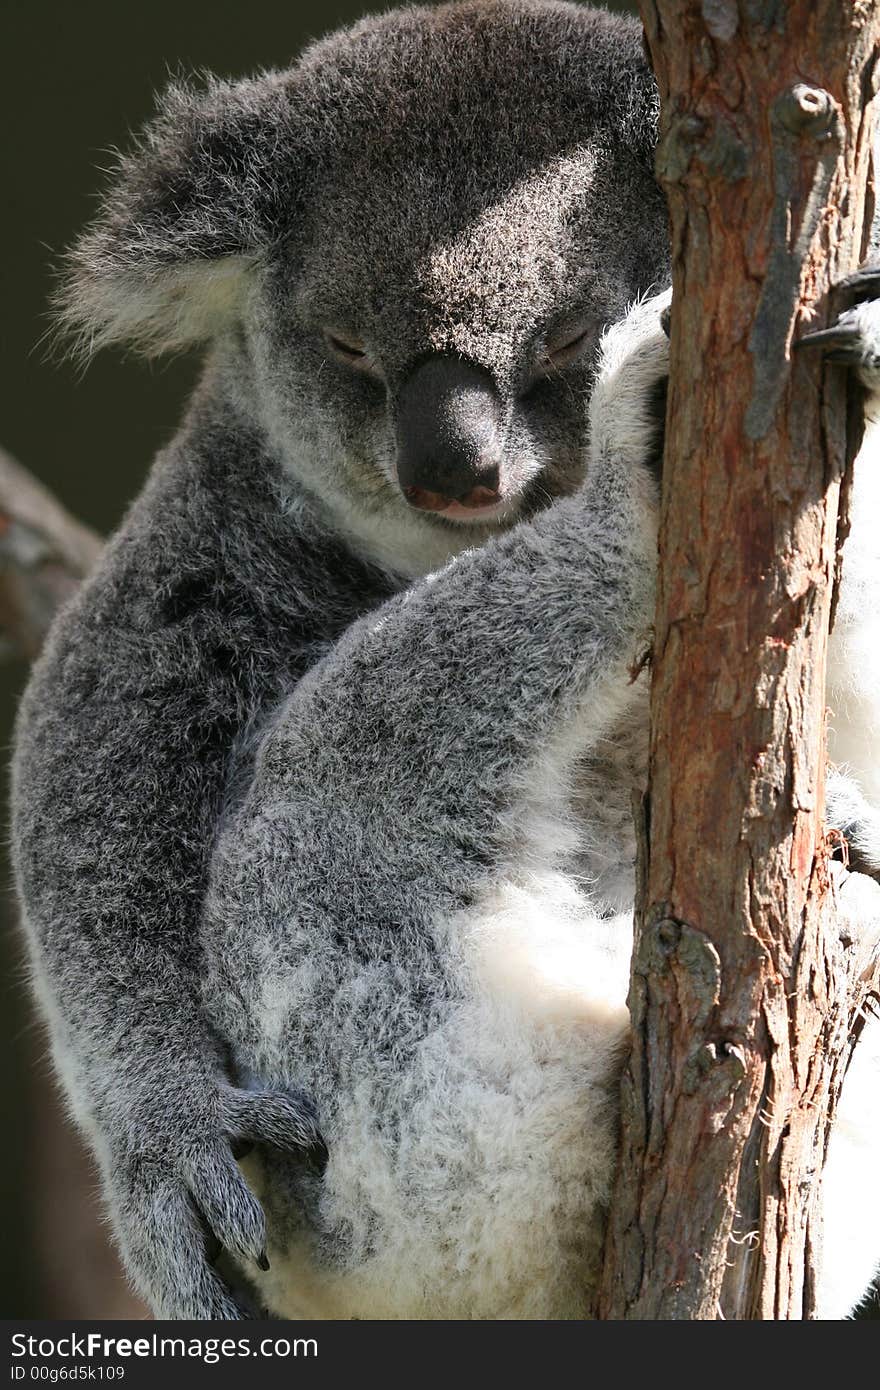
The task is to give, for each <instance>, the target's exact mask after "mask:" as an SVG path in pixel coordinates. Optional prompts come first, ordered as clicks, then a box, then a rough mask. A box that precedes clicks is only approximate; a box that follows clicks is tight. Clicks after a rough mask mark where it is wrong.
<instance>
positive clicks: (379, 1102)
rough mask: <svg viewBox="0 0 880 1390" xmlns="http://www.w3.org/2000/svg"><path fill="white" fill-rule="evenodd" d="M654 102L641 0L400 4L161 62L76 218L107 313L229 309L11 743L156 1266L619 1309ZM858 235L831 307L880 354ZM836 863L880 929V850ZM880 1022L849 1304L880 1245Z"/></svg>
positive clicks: (851, 1153)
mask: <svg viewBox="0 0 880 1390" xmlns="http://www.w3.org/2000/svg"><path fill="white" fill-rule="evenodd" d="M656 121H657V95H656V90H655V87H654V82H653V78H652V76H651V73H650V71H649V69H648V68H647V66H646V62H645V59H644V57H643V54H642V47H641V37H640V30H639V27H638V26H637V25H636V24H635V23H633V22H631V21H629V20H626V19H622V18H618V17H614V16H611V15H609V14H608V13H607V12H605V11H599V10H593V9H590V8H588V7H587V6H582V5H570V4H566V3H558V2H557V0H475V2H473V3H471V2H470V0H468V2H466V3H461V4H451V5H442V6H439V7H426V8H413V7H409V8H406V9H402V10H399V11H393V12H391V13H388V14H385V15H382V16H378V17H374V18H368V19H365V20H364V21H362V22H361V23H359V24H357V25H355V26H354V27H352V28H350V29H347V30H345V31H343V32H341V33H339V34H335V35H332V36H331V37H329V38H327V39H324V40H322V41H321V42H319V43H316V44H315V45H313V46H312V47H311V48H309V49H307V50H306V52H305V53H304V54H303V55H302V57H301V58H300V59H299V61H298V62H297V63H296V64H295V65H294V66H293V67H292V68H290V69H289V70H287V71H284V72H269V73H263V74H261V75H260V76H258V77H256V78H254V79H253V80H249V81H241V82H234V83H228V82H222V81H219V80H214V79H210V80H209V81H208V82H207V85H205V86H204V87H202V88H199V89H196V88H191V87H188V86H182V85H177V86H174V87H172V88H171V90H170V91H169V92H167V93H166V94H165V96H164V97H163V98H162V100H161V104H160V107H159V111H158V114H157V115H156V117H155V119H154V120H153V122H152V123H151V124H150V125H149V126H148V127H147V129H146V130H145V131H144V133H143V135H142V136H141V137H140V139H139V141H138V142H137V143H136V145H135V146H134V148H133V150H132V152H131V153H130V154H129V155H127V156H125V157H124V158H123V159H122V160H121V161H120V164H119V167H118V169H117V171H116V174H115V176H114V178H113V181H112V183H111V186H110V188H109V190H108V192H107V193H106V195H105V199H104V202H103V205H102V209H101V212H100V214H99V216H98V219H97V221H96V222H95V224H94V225H93V227H92V228H91V229H90V230H88V231H87V232H86V233H85V235H84V236H83V237H82V239H81V241H80V242H79V244H78V245H77V246H76V247H75V248H74V250H73V251H72V252H71V255H70V258H69V263H68V268H67V275H66V279H65V284H64V288H63V291H62V293H61V296H60V301H59V310H60V314H61V318H62V322H63V324H64V325H65V326H66V327H67V328H68V329H69V330H71V331H73V332H74V334H75V335H77V336H76V341H77V343H78V345H79V346H80V348H81V349H82V350H83V351H87V350H88V351H90V350H91V349H92V348H93V347H96V346H101V345H104V344H109V343H127V344H132V345H134V346H136V347H137V348H139V349H140V350H142V351H143V352H145V353H147V354H155V353H160V352H163V351H169V350H175V349H178V348H181V347H188V346H191V345H192V344H194V343H198V342H201V343H204V344H205V366H204V371H203V375H202V378H201V381H200V383H199V385H198V387H197V389H196V391H195V393H194V395H193V398H192V401H191V403H190V405H189V408H188V410H187V413H186V415H185V418H184V420H183V422H182V424H181V426H180V428H179V430H178V432H177V434H176V436H175V437H174V439H173V440H172V442H171V443H170V444H169V446H168V448H167V449H165V450H164V451H163V453H162V454H160V456H159V457H158V458H157V460H156V462H155V465H154V468H153V471H152V473H151V475H150V478H149V480H148V482H147V485H146V487H145V488H144V490H143V492H142V494H141V495H140V497H139V498H138V499H137V500H136V501H135V503H134V505H133V507H132V508H131V510H130V512H129V514H128V516H127V517H126V519H125V521H124V523H123V525H122V527H121V528H120V530H119V532H118V534H117V535H116V536H115V538H114V539H113V540H112V541H111V543H110V544H109V546H108V547H107V550H106V552H105V554H104V556H103V558H102V561H101V563H100V565H99V567H98V569H97V572H96V573H95V574H94V575H93V576H92V578H91V579H90V580H89V581H88V582H87V583H86V585H85V586H84V587H83V589H82V590H81V592H80V593H79V594H78V596H77V597H76V599H75V600H74V602H73V603H72V604H71V605H70V606H68V607H67V608H66V609H65V610H64V612H63V613H62V614H61V615H60V617H59V619H58V621H57V622H56V624H55V627H54V629H53V632H52V634H51V637H50V640H49V642H48V644H47V646H46V649H45V652H44V653H43V655H42V657H41V658H40V660H39V662H38V663H37V665H36V666H35V668H34V672H33V675H32V679H31V682H30V685H29V687H28V690H27V693H26V695H25V697H24V700H23V703H22V707H21V712H20V716H19V720H18V728H17V738H16V752H15V766H14V791H13V815H14V832H13V839H14V853H15V862H16V873H17V884H18V891H19V896H20V900H21V904H22V913H23V919H24V921H25V924H26V928H27V934H28V940H29V944H30V948H31V960H32V967H33V979H34V985H35V989H36V992H37V995H38V998H39V1000H40V1002H41V1004H42V1007H43V1010H44V1014H45V1017H46V1020H47V1022H48V1025H49V1030H50V1034H51V1038H52V1046H53V1053H54V1056H55V1060H56V1064H57V1068H58V1072H59V1075H60V1077H61V1079H62V1082H63V1085H64V1087H65V1089H66V1091H67V1094H68V1096H69V1099H70V1103H71V1107H72V1110H73V1113H74V1114H75V1115H76V1117H77V1119H78V1121H79V1123H80V1124H81V1126H82V1128H83V1129H84V1131H85V1133H86V1134H87V1135H88V1137H89V1139H90V1141H91V1143H92V1145H93V1148H94V1150H95V1153H96V1155H97V1158H98V1162H99V1164H100V1167H101V1171H102V1174H103V1179H104V1185H105V1193H106V1199H107V1204H108V1209H109V1212H110V1216H111V1219H112V1223H113V1229H114V1231H115V1234H116V1238H117V1240H118V1243H119V1246H120V1249H121V1251H122V1254H123V1257H124V1259H125V1262H126V1266H127V1269H128V1272H129V1275H130V1277H131V1279H132V1282H133V1283H134V1285H135V1287H136V1288H137V1289H138V1290H139V1291H140V1292H141V1293H142V1294H143V1295H144V1296H145V1297H146V1298H147V1299H148V1300H149V1302H150V1304H151V1306H152V1308H153V1309H154V1311H155V1313H156V1314H157V1316H160V1317H173V1318H234V1317H242V1316H247V1315H248V1300H249V1299H250V1300H256V1304H257V1305H259V1306H264V1307H266V1308H268V1309H269V1310H270V1311H271V1312H272V1313H273V1314H275V1315H278V1316H283V1317H304V1316H307V1317H319V1318H350V1317H356V1318H489V1319H495V1318H582V1317H585V1316H588V1315H589V1311H590V1308H591V1302H592V1297H593V1293H594V1290H595V1283H596V1279H597V1274H598V1270H599V1267H600V1262H601V1250H602V1240H603V1227H604V1220H605V1212H606V1209H607V1203H608V1199H609V1192H610V1185H611V1181H612V1176H613V1169H614V1163H615V1151H616V1142H617V1090H618V1083H619V1076H620V1069H621V1064H622V1058H623V1056H624V1052H625V1047H626V1039H627V1012H626V1003H625V1001H626V993H627V979H628V966H629V956H630V949H631V914H632V898H633V856H634V837H633V828H632V823H631V815H630V798H631V793H632V790H633V788H635V787H639V786H642V785H644V779H645V769H646V744H647V689H646V683H645V681H644V679H639V680H636V681H635V682H633V681H632V680H631V679H630V670H631V668H632V663H633V660H634V658H635V657H636V656H637V654H638V653H639V651H640V649H641V648H643V646H644V642H645V637H646V632H647V631H648V629H649V627H650V623H651V618H652V610H653V594H654V582H655V570H656V527H657V508H658V473H659V465H658V459H659V457H660V453H661V450H662V419H661V418H660V416H659V415H658V401H660V400H661V399H662V394H663V389H664V385H665V379H666V373H667V348H666V338H665V335H664V332H663V328H662V323H661V317H662V313H663V310H664V308H665V307H666V305H667V304H668V299H669V296H668V291H667V290H666V286H667V284H668V280H669V264H668V245H667V228H666V214H665V208H664V204H663V200H662V197H661V195H660V193H659V190H658V188H657V186H656V184H655V182H654V178H653V173H652V168H653V151H654V144H655V140H656ZM871 285H873V280H872V279H871V277H870V275H868V276H867V277H866V278H865V279H864V280H863V281H862V282H860V285H859V286H858V287H856V290H855V292H854V299H855V301H857V305H858V312H850V316H849V318H848V319H847V320H846V321H845V322H843V321H841V323H840V324H838V325H837V330H838V331H837V338H836V339H835V341H834V342H833V343H832V342H822V343H818V344H817V347H818V348H819V349H820V350H825V351H829V352H834V353H838V354H839V353H845V354H848V356H847V360H849V361H851V362H852V364H853V370H854V371H856V372H858V373H860V374H861V377H862V380H863V381H864V382H865V383H866V385H867V387H868V389H869V391H870V392H872V393H875V392H876V386H877V383H876V381H875V380H874V377H877V376H878V375H880V374H878V373H877V371H876V368H875V365H874V364H875V360H880V353H878V354H877V355H876V359H875V355H874V343H875V340H876V341H877V342H878V343H880V331H878V329H880V317H878V315H877V313H876V312H875V309H874V301H873V298H872V291H871ZM853 325H855V330H853ZM876 400H877V396H876V394H872V395H871V396H870V401H871V402H876ZM869 413H870V412H869ZM875 451H876V441H875V439H874V438H873V435H872V432H871V430H870V429H869V431H868V433H867V434H866V441H865V446H864V449H863V455H862V458H861V459H860V460H859V463H858V471H857V478H856V488H855V519H854V522H853V531H852V536H851V539H850V541H849V542H848V547H847V554H846V576H845V583H844V586H843V591H842V594H841V599H840V604H839V609H838V624H837V629H836V632H835V637H834V641H833V644H832V646H833V652H832V669H831V674H830V676H829V685H830V691H829V704H831V705H832V706H833V708H834V709H835V711H836V712H837V714H836V719H835V727H834V730H833V732H832V740H833V744H832V755H833V756H834V758H835V759H836V761H837V762H838V763H839V766H838V768H837V770H836V771H835V773H834V775H833V777H832V779H831V806H830V810H829V815H830V816H831V818H832V819H835V817H836V823H839V824H840V825H841V826H842V828H844V829H845V830H846V832H847V834H848V836H849V838H850V841H851V843H852V845H853V846H854V848H855V850H857V852H858V854H859V855H860V862H861V863H862V864H863V865H864V866H865V867H867V868H869V869H871V870H876V869H877V868H878V866H880V825H878V824H877V816H878V814H880V781H878V771H877V766H876V764H875V761H874V757H873V753H874V747H875V731H876V728H877V719H878V710H880V704H878V700H880V696H878V691H880V679H878V676H880V672H877V671H875V670H874V665H875V663H876V661H877V659H878V658H877V657H876V653H877V652H878V651H880V643H878V641H877V640H876V639H877V633H876V632H875V631H874V629H875V627H876V626H877V622H878V620H877V618H876V617H874V616H873V615H874V614H875V613H877V612H880V605H878V603H877V602H876V588H877V583H878V581H877V576H878V572H880V569H878V566H880V554H878V548H880V539H878V532H877V528H876V526H875V525H872V522H871V520H870V518H871V515H872V512H873V509H874V508H875V506H876V504H877V502H878V501H880V498H878V497H875V496H874V494H875V492H877V490H878V487H880V484H878V482H877V473H876V471H875V464H874V461H873V457H872V454H873V453H874V452H875ZM840 900H841V911H842V914H843V917H844V920H845V925H846V929H847V934H848V936H849V938H850V939H851V940H852V941H853V942H854V943H856V944H857V947H858V949H864V950H866V951H870V950H873V949H875V948H876V945H877V942H878V941H880V887H878V886H877V884H876V883H874V882H873V880H872V879H870V878H868V877H866V876H864V875H861V874H852V875H850V876H849V877H845V878H843V879H842V882H841V887H840ZM878 1032H880V1030H878V1026H877V1025H876V1024H875V1023H870V1024H869V1025H868V1027H867V1028H866V1030H865V1033H864V1035H863V1038H862V1040H861V1041H860V1043H859V1046H858V1049H857V1051H856V1059H855V1062H854V1064H853V1067H852V1068H851V1070H850V1073H849V1075H848V1078H847V1082H846V1087H845V1090H844V1096H843V1103H842V1108H841V1115H840V1119H839V1121H838V1125H837V1130H836V1133H835V1135H834V1137H833V1140H832V1148H831V1156H830V1160H829V1165H828V1170H827V1180H826V1232H825V1262H824V1269H823V1275H822V1288H821V1299H820V1312H821V1314H822V1316H825V1317H840V1316H845V1315H846V1314H847V1312H848V1311H849V1310H850V1309H852V1308H853V1307H854V1306H855V1305H856V1304H857V1303H858V1302H859V1300H860V1299H861V1298H862V1297H863V1296H864V1294H865V1292H866V1290H867V1288H868V1286H869V1284H870V1281H871V1278H872V1276H873V1274H874V1271H875V1268H876V1264H877V1261H878V1258H880V1207H878V1204H877V1203H876V1202H875V1201H874V1200H873V1190H874V1187H875V1185H876V1171H877V1165H878V1161H880V1120H878V1114H880V1107H878V1105H877V1083H878V1080H880V1036H878ZM246 1151H247V1156H244V1155H245V1153H246ZM238 1160H240V1162H239V1161H238ZM218 1246H219V1247H220V1248H221V1249H222V1251H223V1252H224V1253H223V1255H222V1258H221V1259H220V1261H219V1263H218V1261H217V1259H216V1258H215V1251H216V1249H217V1247H218ZM221 1271H222V1272H221Z"/></svg>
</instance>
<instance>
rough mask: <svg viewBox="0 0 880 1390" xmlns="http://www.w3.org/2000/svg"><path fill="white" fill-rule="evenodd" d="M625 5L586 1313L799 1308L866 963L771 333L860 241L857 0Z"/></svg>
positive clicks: (782, 344) (834, 507) (824, 597)
mask: <svg viewBox="0 0 880 1390" xmlns="http://www.w3.org/2000/svg"><path fill="white" fill-rule="evenodd" d="M641 11H642V16H643V19H644V21H645V28H646V34H647V39H648V44H649V48H650V51H651V56H652V60H653V63H654V67H655V71H656V72H657V77H658V82H659V85H660V92H661V99H662V120H661V138H660V144H659V149H658V156H657V169H658V175H659V177H660V179H661V182H662V183H663V185H664V187H665V190H666V192H667V195H668V199H669V209H670V222H671V235H672V249H673V286H674V300H673V310H672V324H671V368H670V391H669V404H668V414H667V443H666V455H665V462H664V482H663V504H662V516H661V534H660V583H659V594H658V600H657V613H656V624H655V645H654V656H653V677H652V733H651V757H650V779H649V794H648V798H647V799H646V802H645V804H644V807H642V808H640V816H641V817H642V818H643V834H642V841H643V851H644V852H643V855H642V860H643V862H642V864H641V866H640V870H639V877H640V891H639V898H638V904H637V912H636V940H635V948H634V956H633V968H632V979H631V992H630V1010H631V1014H632V1026H633V1048H632V1055H631V1060H630V1064H629V1067H628V1070H627V1072H626V1075H625V1078H624V1083H623V1090H622V1122H623V1138H622V1149H621V1158H620V1169H619V1174H618V1184H617V1189H616V1193H615V1197H614V1202H613V1206H612V1211H611V1214H610V1218H609V1227H608V1239H607V1247H606V1268H605V1279H604V1286H603V1290H602V1295H601V1301H600V1316H603V1317H607V1318H653V1319H657V1318H663V1319H666V1318H674V1319H679V1318H681V1319H690V1318H720V1317H725V1318H780V1319H788V1318H802V1317H810V1316H813V1315H814V1314H815V1278H816V1269H817V1263H818V1260H819V1258H820V1250H821V1202H820V1189H821V1172H822V1166H823V1163H824V1158H825V1152H826V1146H827V1141H828V1135H829V1128H830V1124H831V1120H832V1118H833V1114H834V1108H835V1104H836V1100H837V1096H838V1093H839V1089H840V1084H841V1081H842V1078H843V1075H844V1072H845V1070H846V1065H847V1061H848V1058H849V1055H850V1051H851V1047H852V1043H853V1040H854V1038H855V1036H856V1034H857V1032H858V1026H859V1019H860V1018H861V1017H862V1016H863V1014H862V1010H863V1007H864V1004H865V1000H866V996H867V994H868V992H869V991H870V990H871V989H872V988H876V980H874V981H872V980H867V979H863V978H861V977H860V974H859V972H860V969H861V966H860V964H859V963H857V962H856V961H855V960H854V959H853V954H854V953H853V952H851V951H850V952H848V951H847V950H846V949H845V948H844V946H843V945H842V944H841V942H840V941H839V939H838V934H837V931H836V930H835V928H834V912H833V903H831V894H830V888H829V874H828V857H829V851H828V847H827V841H826V831H825V826H824V821H823V812H824V777H825V756H826V755H825V713H826V712H825V657H826V646H827V637H828V629H829V621H830V617H831V611H832V593H833V584H834V578H835V573H836V570H837V566H838V563H839V548H840V543H841V541H842V537H843V535H844V533H845V529H846V524H845V517H846V496H847V488H848V463H849V461H850V460H851V455H852V453H853V449H854V446H855V444H856V443H857V440H855V439H854V436H853V430H852V427H851V424H852V421H853V420H854V419H855V418H857V412H856V411H854V410H853V408H852V400H851V399H850V400H849V401H848V395H850V394H851V392H852V388H851V387H849V385H848V381H847V376H846V374H845V373H844V371H843V370H842V369H840V368H834V367H827V368H824V369H823V367H822V365H821V363H820V362H818V361H817V360H816V359H815V357H814V356H812V355H805V354H796V355H795V356H794V357H793V356H792V354H791V351H790V349H791V344H792V340H793V337H794V336H795V334H796V330H797V329H798V325H799V324H805V323H806V322H810V324H811V326H819V325H820V324H821V322H822V321H823V320H825V319H827V317H828V314H829V311H830V306H829V297H830V296H829V290H830V286H831V285H832V283H833V282H834V281H836V280H837V279H838V278H839V277H840V276H842V275H843V274H845V273H846V272H848V271H850V270H852V269H854V268H855V266H856V265H857V264H858V263H859V261H860V259H861V256H862V253H863V250H864V247H865V245H866V243H867V231H868V223H869V221H870V218H869V216H868V210H867V207H866V204H867V202H868V200H869V195H868V189H869V164H870V147H871V138H870V137H871V125H872V116H873V112H872V110H871V107H872V98H873V93H874V90H875V86H876V82H875V65H876V58H877V46H878V41H880V11H878V6H877V5H876V4H875V3H859V0H856V3H844V4H841V3H840V0H789V3H787V4H785V5H781V4H779V3H778V0H763V2H762V0H743V3H740V4H736V3H733V0H702V3H700V0H687V2H686V3H681V0H642V3H641ZM848 420H849V421H850V428H849V430H848Z"/></svg>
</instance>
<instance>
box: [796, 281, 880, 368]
mask: <svg viewBox="0 0 880 1390" xmlns="http://www.w3.org/2000/svg"><path fill="white" fill-rule="evenodd" d="M834 295H835V299H836V300H837V302H839V303H840V304H842V305H843V306H844V307H843V308H842V309H841V312H840V313H839V314H838V316H837V318H836V319H835V321H834V323H832V324H831V325H830V327H828V328H820V329H818V330H817V331H816V332H814V333H805V334H804V335H803V337H802V338H799V339H798V341H797V342H796V343H795V344H794V346H795V348H798V349H802V348H819V349H820V350H821V351H822V352H823V353H824V355H825V357H826V358H827V360H828V361H829V362H840V363H843V364H844V365H845V366H849V367H854V368H855V370H856V371H857V372H858V375H859V379H860V380H861V382H862V384H863V385H864V386H865V387H867V389H868V390H869V391H870V392H871V393H872V394H873V393H877V392H880V266H877V265H868V266H863V267H862V268H861V269H860V270H857V271H855V272H854V274H852V275H847V276H845V277H844V279H843V280H840V281H839V282H838V283H837V285H835V287H834Z"/></svg>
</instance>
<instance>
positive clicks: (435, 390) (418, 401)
mask: <svg viewBox="0 0 880 1390" xmlns="http://www.w3.org/2000/svg"><path fill="white" fill-rule="evenodd" d="M502 449H503V419H502V408H501V400H500V397H499V395H498V392H497V390H496V389H495V385H494V383H493V381H492V378H491V376H490V375H489V373H488V372H485V371H483V370H482V368H480V367H477V366H476V365H474V364H473V363H471V362H466V361H464V360H463V359H461V358H459V357H452V356H447V355H445V354H440V353H438V354H437V355H435V356H433V357H428V358H425V359H424V361H422V362H420V363H419V364H418V366H416V367H415V368H414V369H413V370H412V372H411V373H410V374H409V376H408V377H407V378H406V380H405V381H404V383H403V385H402V387H401V388H400V391H399V392H398V395H397V476H398V480H399V482H400V486H401V488H402V489H403V492H404V495H405V497H406V498H407V499H408V500H409V501H410V502H411V503H412V505H413V506H416V507H422V508H427V509H428V510H432V511H442V510H443V509H444V507H447V506H448V505H449V503H450V502H452V501H457V502H461V503H463V504H464V505H465V506H471V507H478V506H488V505H491V504H492V503H494V502H497V501H498V500H499V480H500V469H501V455H502Z"/></svg>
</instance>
